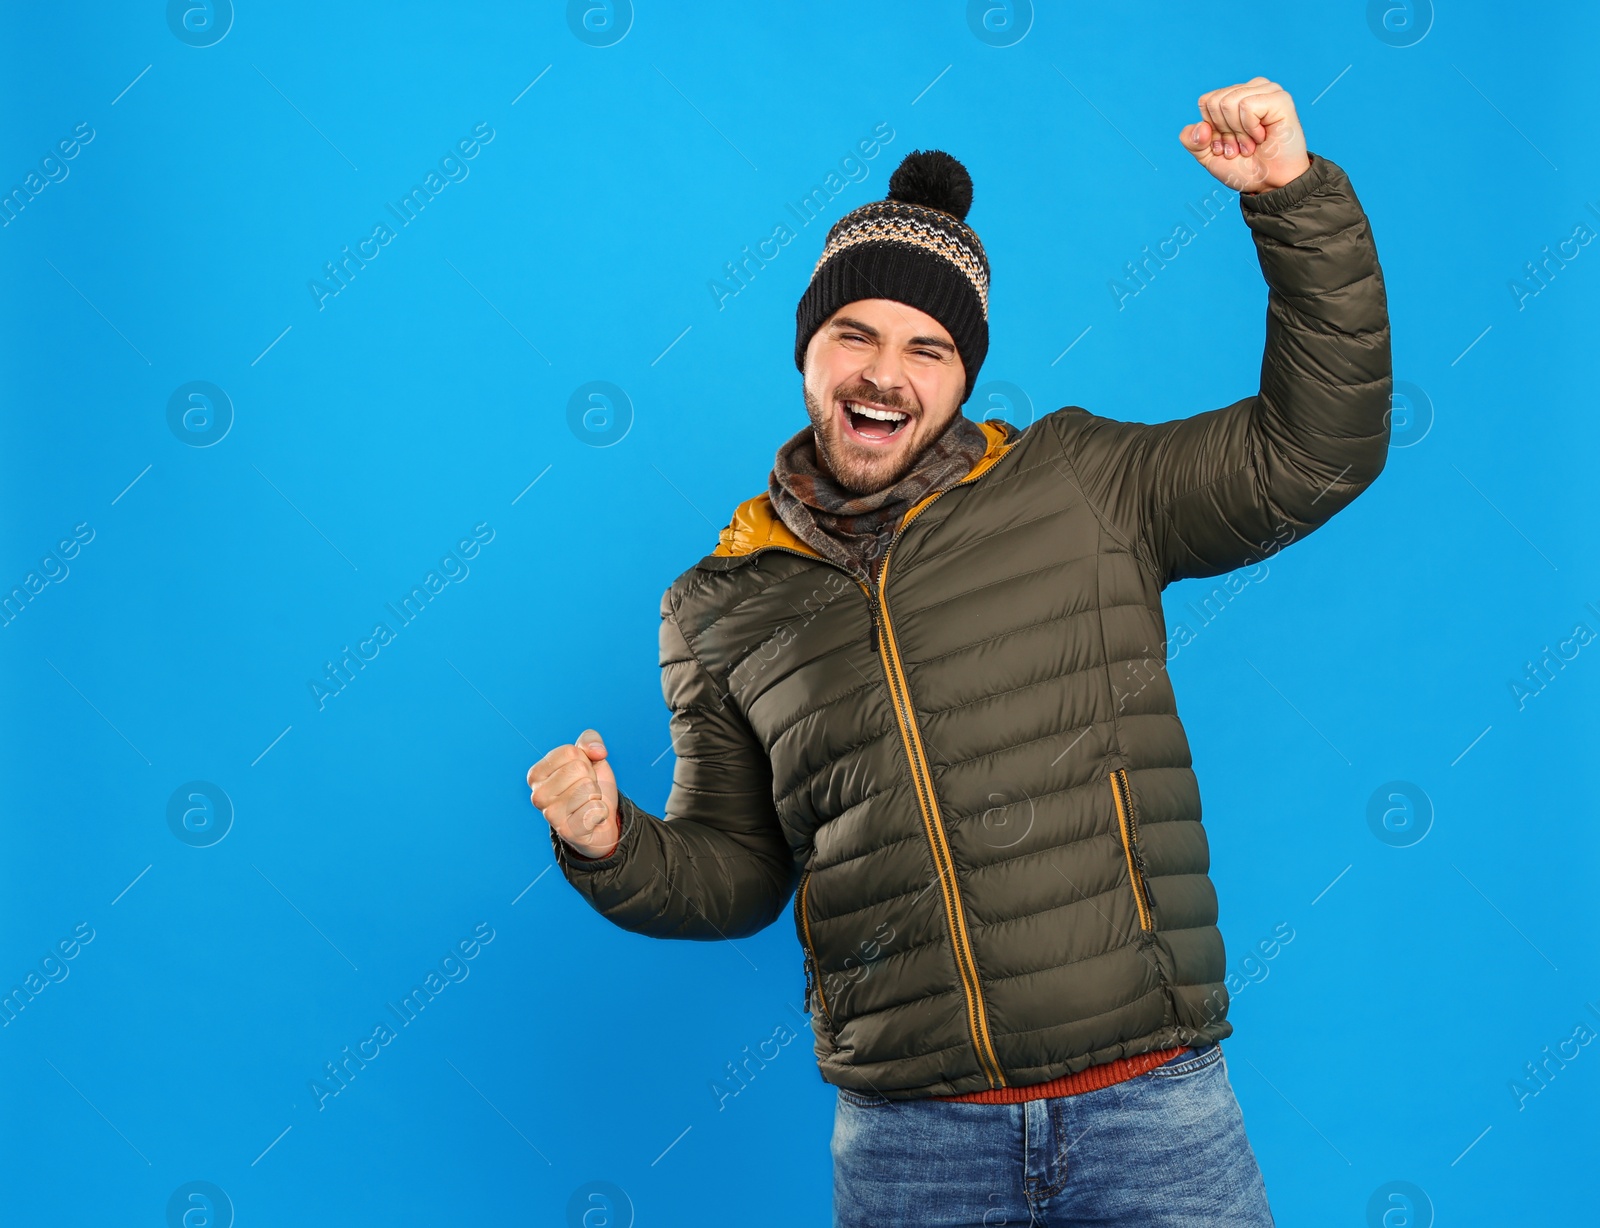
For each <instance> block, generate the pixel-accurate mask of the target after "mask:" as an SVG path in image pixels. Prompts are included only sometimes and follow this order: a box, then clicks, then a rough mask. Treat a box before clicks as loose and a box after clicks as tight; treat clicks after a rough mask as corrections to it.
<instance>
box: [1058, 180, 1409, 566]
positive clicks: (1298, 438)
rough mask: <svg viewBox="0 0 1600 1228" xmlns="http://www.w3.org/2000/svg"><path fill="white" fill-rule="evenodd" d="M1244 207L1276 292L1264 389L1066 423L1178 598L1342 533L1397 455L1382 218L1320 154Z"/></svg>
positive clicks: (1086, 465) (1122, 526)
mask: <svg viewBox="0 0 1600 1228" xmlns="http://www.w3.org/2000/svg"><path fill="white" fill-rule="evenodd" d="M1310 162H1311V167H1310V169H1309V170H1307V171H1306V172H1305V173H1304V174H1303V175H1301V176H1300V177H1299V178H1298V179H1295V180H1293V181H1292V182H1290V183H1287V184H1285V185H1283V186H1282V187H1279V188H1275V189H1273V190H1271V191H1268V192H1262V193H1259V194H1257V195H1254V196H1251V195H1241V196H1240V197H1239V208H1240V211H1241V212H1242V213H1243V215H1244V220H1245V222H1246V224H1247V225H1248V226H1249V227H1250V229H1251V231H1252V233H1253V235H1254V238H1255V244H1256V253H1257V256H1258V257H1259V259H1260V261H1261V272H1262V274H1263V275H1264V276H1265V278H1266V281H1267V286H1268V291H1269V293H1268V297H1267V330H1266V331H1267V336H1266V350H1265V353H1264V354H1263V355H1262V359H1261V387H1260V391H1259V392H1258V393H1257V394H1256V395H1255V396H1251V397H1246V398H1245V399H1244V400H1242V401H1237V402H1235V403H1234V404H1232V405H1228V406H1225V407H1223V408H1221V409H1213V410H1209V411H1207V412H1204V413H1199V414H1195V415H1194V416H1192V417H1189V418H1182V419H1178V420H1176V421H1172V422H1163V423H1159V424H1146V423H1139V422H1119V421H1116V420H1113V419H1110V418H1101V417H1097V416H1095V415H1092V414H1088V413H1087V412H1085V411H1083V410H1080V409H1075V408H1072V409H1069V410H1068V411H1065V412H1063V413H1059V414H1055V415H1052V419H1053V420H1055V421H1056V423H1057V427H1058V429H1059V430H1060V431H1061V432H1062V437H1063V444H1064V446H1065V449H1066V457H1067V460H1068V462H1069V464H1070V465H1071V467H1072V469H1073V470H1074V471H1075V473H1076V476H1077V479H1078V480H1079V482H1080V483H1081V484H1082V485H1083V487H1084V488H1085V493H1086V494H1087V495H1088V497H1089V498H1090V500H1091V502H1093V503H1094V504H1095V505H1096V506H1097V507H1098V508H1099V509H1100V511H1101V514H1102V515H1103V516H1104V517H1106V518H1107V519H1109V521H1110V522H1111V526H1110V527H1111V528H1113V529H1114V530H1115V531H1117V532H1118V533H1120V534H1122V535H1124V536H1125V537H1126V539H1127V542H1128V544H1129V545H1130V546H1132V547H1133V548H1134V549H1135V550H1136V552H1137V553H1139V554H1140V555H1141V557H1143V558H1144V560H1145V562H1146V563H1147V564H1148V565H1149V566H1150V567H1151V568H1152V569H1153V570H1154V571H1155V572H1156V574H1157V575H1158V576H1159V577H1160V580H1161V584H1162V586H1163V587H1164V586H1166V585H1167V584H1170V583H1172V582H1173V581H1174V580H1181V579H1185V578H1191V577H1202V576H1214V575H1218V574H1220V573H1222V572H1226V571H1232V570H1233V569H1234V568H1236V567H1241V566H1243V565H1244V564H1246V563H1251V562H1256V561H1259V560H1260V559H1262V558H1264V557H1266V556H1267V555H1269V554H1271V553H1273V552H1275V551H1276V550H1278V549H1280V548H1281V547H1282V546H1284V545H1287V544H1288V543H1289V542H1291V541H1294V540H1296V539H1298V538H1299V537H1303V536H1305V534H1307V533H1309V532H1311V531H1312V530H1313V529H1315V528H1317V527H1318V526H1319V525H1322V524H1324V523H1326V522H1327V521H1328V520H1329V519H1330V518H1331V517H1332V516H1333V514H1334V513H1335V512H1337V511H1338V510H1339V509H1340V508H1342V507H1344V506H1345V505H1346V504H1348V503H1349V502H1350V501H1351V500H1353V499H1354V498H1355V497H1356V496H1357V495H1359V494H1360V493H1361V492H1362V491H1363V490H1365V489H1366V488H1367V487H1368V486H1369V485H1371V483H1372V482H1373V480H1374V479H1375V478H1377V476H1378V474H1379V473H1380V472H1381V471H1382V469H1383V465H1384V461H1385V459H1386V458H1387V455H1388V448H1389V392H1390V388H1391V385H1392V369H1391V362H1390V354H1389V312H1388V304H1387V299H1386V295H1385V291H1384V284H1383V271H1382V270H1381V269H1380V268H1379V267H1378V254H1377V250H1376V248H1375V247H1374V245H1373V240H1372V232H1371V228H1370V227H1369V225H1368V222H1367V216H1366V214H1365V212H1364V211H1363V210H1362V208H1361V203H1360V202H1359V201H1358V200H1357V199H1356V196H1355V192H1354V191H1353V190H1352V189H1351V187H1350V181H1349V179H1348V178H1347V177H1346V176H1345V173H1344V171H1343V170H1342V169H1340V168H1339V166H1338V165H1336V164H1335V163H1333V162H1329V161H1328V160H1327V159H1325V158H1322V157H1320V156H1319V155H1317V154H1314V153H1313V154H1311V155H1310Z"/></svg>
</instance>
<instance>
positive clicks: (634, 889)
mask: <svg viewBox="0 0 1600 1228" xmlns="http://www.w3.org/2000/svg"><path fill="white" fill-rule="evenodd" d="M1199 104H1200V113H1201V118H1200V120H1199V121H1198V122H1197V123H1194V124H1189V125H1186V126H1185V127H1184V128H1183V129H1182V131H1181V133H1180V134H1179V139H1180V140H1181V141H1182V142H1183V144H1184V146H1185V148H1187V149H1188V150H1189V151H1190V152H1191V153H1192V154H1193V155H1194V157H1195V158H1196V160H1197V161H1199V163H1200V164H1201V165H1202V166H1204V167H1205V168H1206V169H1207V170H1208V171H1210V172H1211V173H1212V174H1213V175H1215V176H1216V177H1217V178H1218V179H1220V180H1222V181H1223V182H1224V183H1227V184H1228V185H1229V186H1231V187H1234V188H1237V189H1238V190H1239V191H1240V193H1241V195H1240V198H1239V206H1240V212H1241V213H1242V215H1243V217H1244V220H1245V222H1246V223H1247V224H1248V225H1249V227H1250V229H1251V231H1252V232H1253V234H1254V238H1255V242H1256V247H1257V253H1258V256H1259V259H1260V263H1261V269H1262V272H1263V274H1264V275H1265V277H1266V280H1267V284H1268V287H1269V289H1270V294H1269V298H1268V307H1267V339H1266V353H1265V356H1264V359H1263V361H1262V366H1261V386H1260V391H1259V393H1258V394H1257V395H1255V396H1251V397H1247V398H1245V399H1244V400H1242V401H1238V402H1236V403H1234V404H1232V405H1228V406H1225V407H1223V408H1221V409H1215V410H1211V411H1209V412H1206V413H1200V414H1197V415H1195V416H1193V417H1190V418H1185V419H1180V420H1176V421H1171V422H1165V423H1160V424H1143V423H1132V422H1121V421H1117V420H1114V419H1110V418H1103V417H1098V416H1095V415H1093V414H1090V413H1088V412H1087V411H1085V410H1083V409H1080V408H1077V407H1075V406H1069V407H1067V408H1064V409H1061V410H1058V411H1056V412H1054V413H1052V414H1049V415H1047V416H1046V417H1044V418H1043V419H1041V420H1040V421H1038V422H1035V423H1033V424H1032V425H1031V426H1030V427H1028V428H1027V429H1026V430H1021V431H1019V430H1017V429H1016V428H1015V427H1013V426H1010V425H1009V424H1007V423H1004V422H1000V421H991V422H984V423H982V424H978V423H974V422H971V421H970V420H968V419H967V418H965V417H964V416H963V415H962V414H961V413H960V406H961V405H962V404H963V403H964V402H965V401H966V400H967V398H968V397H969V396H970V394H971V392H972V388H973V384H974V382H975V380H976V378H977V372H978V368H979V366H980V364H981V363H982V362H983V358H984V354H985V351H986V350H987V348H988V325H987V314H988V313H987V306H988V285H989V269H988V262H987V258H986V257H985V255H984V252H983V248H982V245H981V244H980V243H979V241H978V238H977V236H976V234H974V233H973V232H972V230H971V229H970V228H969V227H968V226H967V225H966V224H965V222H964V218H965V216H966V213H967V210H968V207H969V206H970V204H971V181H970V179H968V178H967V176H966V173H965V171H964V169H963V168H962V167H961V166H960V164H959V163H958V162H956V161H955V160H954V159H953V158H951V157H950V156H949V155H948V154H944V153H940V152H938V151H932V152H917V153H913V154H912V155H910V156H909V157H908V158H907V159H906V160H905V162H904V163H903V164H902V165H901V167H900V168H899V169H898V170H897V171H896V172H895V174H894V176H893V177H891V179H890V190H889V196H888V199H886V200H883V201H875V202H872V203H869V204H867V205H863V206H862V207H861V208H859V209H856V210H854V211H853V212H851V213H850V214H848V215H846V216H845V217H844V218H842V219H840V221H839V222H838V223H837V224H836V225H835V226H834V227H833V228H832V229H831V230H830V232H829V234H828V239H827V243H826V246H825V247H824V249H823V252H822V256H821V259H820V260H819V261H818V263H817V266H816V268H815V270H814V271H813V274H812V278H811V283H810V285H809V287H808V288H807V290H806V292H805V295H804V297H803V298H802V299H801V301H800V305H799V308H798V311H797V335H796V349H795V361H796V365H797V366H798V367H799V368H800V370H801V372H802V374H803V388H804V395H805V402H806V408H807V411H808V413H809V415H810V419H811V426H810V427H809V428H807V429H805V430H802V431H801V432H800V433H799V434H797V435H796V436H795V437H794V438H792V439H790V440H789V441H788V442H787V443H785V444H783V445H782V446H781V447H780V448H779V450H778V453H777V459H776V464H775V465H774V468H773V471H772V474H771V476H770V478H769V482H768V490H767V493H766V494H763V495H760V496H758V497H756V498H754V499H751V500H749V501H747V502H746V503H744V504H742V505H741V506H740V507H739V508H738V509H737V510H736V511H735V513H734V516H733V520H732V523H731V524H730V525H729V526H728V528H727V529H725V530H724V531H723V532H722V534H721V540H720V543H719V544H718V546H717V547H716V550H715V551H714V553H713V554H712V555H711V556H709V557H707V558H705V559H702V560H701V561H700V562H699V563H698V564H696V565H695V566H694V567H693V568H691V569H690V570H689V571H687V572H685V573H684V574H683V575H682V576H680V577H679V578H678V580H677V581H676V582H674V584H673V585H672V587H671V588H670V589H668V591H667V593H666V594H665V596H664V597H663V599H662V605H661V615H662V623H661V667H662V671H663V674H662V682H663V689H664V692H665V695H666V699H667V703H668V705H669V707H670V708H671V710H672V719H671V728H672V736H673V745H674V747H675V749H676V752H677V756H678V759H677V765H676V768H675V770H674V774H673V784H672V789H671V792H670V794H669V796H668V799H667V804H666V819H667V821H665V822H661V821H657V820H656V819H654V818H653V817H651V816H650V815H648V814H646V813H644V812H643V811H641V810H640V809H639V808H638V807H637V806H636V805H635V804H634V803H633V802H632V801H631V800H630V799H629V798H627V797H626V796H625V795H623V794H621V793H620V792H619V791H618V788H617V783H616V780H615V777H614V776H613V774H612V771H611V767H610V765H609V764H608V762H607V760H606V749H605V745H604V743H603V742H602V741H601V739H600V735H599V734H598V733H597V732H595V731H594V730H592V729H591V730H586V731H585V732H584V733H583V734H582V735H581V736H580V737H579V739H578V741H577V743H576V744H574V745H572V746H563V747H558V748H557V749H555V750H553V751H551V752H550V754H548V755H547V756H545V757H544V758H543V759H542V760H541V761H540V762H539V763H538V764H537V765H535V766H534V767H533V768H532V769H531V770H530V771H529V773H528V783H529V786H530V787H531V789H532V801H533V804H534V805H535V806H536V807H538V808H540V809H541V810H542V811H543V813H544V817H545V818H546V819H547V820H548V821H549V824H550V828H551V840H552V844H553V847H554V849H555V853H556V857H557V859H558V861H559V863H560V865H561V868H562V871H563V873H564V874H565V875H566V877H567V879H568V880H569V881H570V882H571V883H572V884H573V885H574V886H575V887H576V888H577V889H578V890H579V891H580V892H581V893H582V894H583V895H584V896H585V897H586V898H587V899H588V900H589V901H590V903H591V904H593V906H594V907H595V908H596V909H598V910H599V911H600V912H601V913H602V914H604V915H605V916H606V917H608V918H609V919H610V920H611V921H613V922H614V923H616V924H617V925H619V926H621V927H623V928H625V929H629V930H633V931H635V932H639V933H644V934H652V935H656V936H660V937H679V938H699V939H720V938H730V937H738V936H741V935H745V934H750V933H753V932H755V931H757V930H759V929H761V928H762V927H764V926H766V925H767V924H769V923H770V922H771V921H772V920H774V919H775V918H776V917H777V915H778V914H779V912H780V911H782V909H783V908H784V907H785V905H786V904H787V902H788V900H789V898H790V896H791V894H793V895H794V899H795V904H794V914H795V927H796V933H797V935H798V937H799V939H800V942H801V945H802V948H803V952H804V959H805V965H806V1001H807V1006H808V1009H810V1010H811V1012H812V1024H813V1031H814V1035H815V1049H816V1056H817V1060H818V1063H819V1066H820V1068H821V1072H822V1076H823V1078H824V1079H825V1080H826V1081H828V1082H829V1083H832V1084H834V1085H836V1087H837V1088H838V1093H837V1094H838V1104H837V1109H836V1116H835V1126H834V1134H833V1142H832V1147H833V1156H834V1172H835V1189H834V1201H835V1217H836V1222H837V1223H840V1224H858V1223H859V1224H869V1223H871V1224H919V1225H920V1224H934V1223H937V1224H974V1225H976V1224H993V1223H1012V1224H1014V1223H1030V1222H1032V1223H1048V1224H1076V1223H1080V1222H1081V1223H1090V1222H1092V1223H1095V1224H1128V1225H1132V1224H1139V1225H1156V1224H1161V1225H1169V1224H1170V1225H1180V1224H1181V1225H1199V1224H1228V1225H1255V1224H1270V1223H1271V1222H1272V1218H1271V1213H1270V1211H1269V1210H1268V1206H1267V1201H1266V1194H1265V1190H1264V1187H1263V1183H1262V1180H1261V1176H1260V1172H1259V1170H1258V1168H1257V1165H1256V1161H1255V1158H1254V1155H1253V1153H1252V1150H1251V1148H1250V1144H1249V1142H1248V1140H1247V1138H1246V1136H1245V1133H1244V1129H1243V1123H1242V1120H1241V1117H1240V1112H1239V1107H1238V1103H1237V1101H1236V1099H1235V1098H1234V1094H1233V1091H1232V1089H1231V1087H1230V1085H1229V1083H1228V1078H1227V1072H1226V1065H1225V1064H1224V1063H1223V1062H1222V1060H1221V1059H1222V1053H1221V1049H1220V1048H1219V1046H1218V1042H1219V1041H1221V1040H1222V1039H1223V1038H1225V1037H1227V1036H1229V1035H1231V1034H1232V1030H1233V1029H1232V1025H1231V1024H1229V1023H1228V1022H1227V1005H1228V998H1227V991H1226V989H1225V988H1224V984H1223V979H1224V972H1225V958H1224V952H1223V944H1222V938H1221V934H1220V932H1219V931H1218V929H1217V924H1216V922H1217V900H1216V895H1215V892H1214V890H1213V887H1212V884H1211V880H1210V878H1209V876H1208V874H1207V871H1208V869H1209V857H1208V852H1207V845H1206V837H1205V832H1204V829H1203V828H1202V826H1201V823H1200V796H1199V791H1198V788H1197V784H1196V780H1195V776H1194V773H1193V771H1192V770H1191V766H1190V764H1191V760H1190V754H1189V747H1188V743H1187V740H1186V738H1185V736H1184V732H1183V727H1182V725H1181V723H1180V722H1179V719H1178V716H1177V709H1176V702H1175V699H1174V696H1173V691H1172V687H1171V684H1170V681H1169V679H1168V676H1167V674H1166V672H1165V669H1164V665H1165V653H1164V643H1165V641H1166V638H1167V637H1166V627H1165V622H1164V619H1163V615H1162V607H1161V596H1160V595H1161V590H1162V589H1163V588H1164V587H1165V586H1166V585H1168V584H1170V583H1171V582H1173V581H1175V580H1179V579H1183V578H1186V577H1198V576H1213V575H1218V574H1221V573H1223V572H1227V571H1230V570H1232V569H1234V568H1237V567H1240V566H1243V565H1245V564H1247V563H1251V562H1255V561H1259V560H1260V559H1262V558H1264V557H1266V556H1267V555H1269V554H1271V553H1273V552H1274V551H1276V550H1278V549H1281V548H1282V547H1283V546H1284V545H1286V544H1288V543H1290V542H1292V541H1295V540H1297V539H1298V538H1300V537H1303V536H1304V535H1305V534H1306V533H1308V532H1311V531H1312V530H1313V529H1315V528H1316V527H1318V526H1319V525H1321V524H1323V523H1325V522H1326V521H1327V520H1328V519H1329V518H1330V517H1331V516H1332V515H1333V514H1334V513H1335V512H1336V511H1338V510H1339V509H1340V508H1342V507H1343V506H1345V505H1346V504H1347V503H1349V502H1350V501H1351V500H1352V499H1354V498H1355V497H1356V496H1357V495H1358V494H1360V493H1361V491H1363V490H1364V489H1366V487H1367V486H1368V485H1370V484H1371V482H1372V481H1373V480H1374V479H1375V478H1376V477H1377V475H1378V474H1379V472H1380V471H1381V470H1382V468H1383V464H1384V459H1385V455H1386V452H1387V448H1388V441H1389V426H1388V409H1389V391H1390V385H1391V371H1390V354H1389V323H1388V314H1387V305H1386V299H1385V293H1384V285H1383V277H1382V273H1381V271H1380V270H1379V267H1378V261H1377V255H1376V252H1375V249H1374V247H1373V241H1372V236H1371V233H1370V229H1369V227H1368V224H1367V220H1366V217H1365V214H1364V213H1363V211H1362V209H1361V206H1360V204H1359V202H1358V201H1357V200H1356V197H1355V195H1354V193H1353V192H1352V190H1351V188H1350V184H1349V181H1348V179H1347V178H1346V176H1345V174H1344V172H1343V171H1342V170H1340V168H1339V167H1338V166H1336V165H1335V164H1333V163H1332V162H1329V161H1327V160H1325V159H1323V158H1321V157H1320V156H1318V155H1316V154H1312V153H1309V152H1308V151H1307V149H1306V145H1305V140H1304V136H1303V133H1302V132H1301V129H1300V126H1299V121H1298V119H1297V117H1296V114H1295V109H1294V103H1293V101H1292V100H1291V99H1290V97H1289V95H1288V94H1287V93H1285V92H1284V91H1283V90H1282V89H1281V88H1279V87H1278V86H1277V85H1275V84H1273V83H1272V82H1270V81H1268V80H1266V79H1265V78H1263V77H1256V78H1254V79H1253V80H1251V81H1248V82H1246V83H1244V84H1242V85H1236V86H1232V87H1229V88H1226V89H1221V90H1214V91H1212V92H1210V93H1208V94H1205V95H1203V96H1202V97H1201V98H1200V100H1199ZM1177 348H1178V352H1179V353H1180V354H1181V355H1182V358H1183V360H1184V361H1195V362H1207V361H1217V360H1219V356H1220V355H1221V354H1222V353H1224V352H1225V351H1227V350H1228V349H1229V348H1230V345H1229V342H1228V341H1227V339H1226V335H1225V334H1224V335H1223V337H1222V339H1221V340H1220V342H1219V341H1218V339H1217V334H1216V333H1215V332H1214V331H1209V330H1204V329H1196V330H1195V332H1194V333H1193V335H1192V336H1191V337H1188V338H1186V339H1185V340H1184V342H1183V344H1182V346H1181V347H1177ZM1240 770H1242V771H1249V770H1250V765H1249V764H1242V765H1240Z"/></svg>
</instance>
